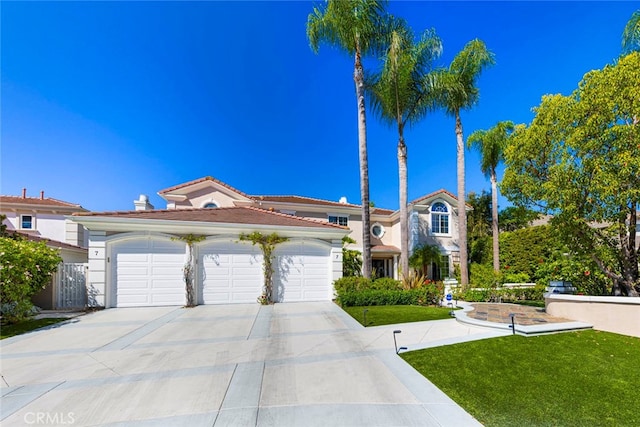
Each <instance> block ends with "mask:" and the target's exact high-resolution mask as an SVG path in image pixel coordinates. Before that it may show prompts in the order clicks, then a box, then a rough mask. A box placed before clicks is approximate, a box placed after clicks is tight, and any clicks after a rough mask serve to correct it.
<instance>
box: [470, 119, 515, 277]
mask: <svg viewBox="0 0 640 427" xmlns="http://www.w3.org/2000/svg"><path fill="white" fill-rule="evenodd" d="M513 129H514V125H513V122H510V121H505V122H498V123H497V124H496V125H495V126H494V127H492V128H491V129H489V130H487V131H485V130H477V131H475V132H473V133H472V134H471V135H469V138H468V139H467V147H469V148H472V147H473V148H476V149H477V150H478V151H479V152H480V169H481V170H482V173H484V174H485V176H488V177H489V179H490V181H491V233H492V235H493V269H494V270H495V271H496V273H497V272H499V271H500V247H499V239H498V236H499V235H500V232H499V231H498V178H497V175H496V168H497V167H498V164H499V163H500V162H501V161H502V160H503V159H504V157H503V152H504V147H505V146H506V145H507V141H508V140H509V137H510V136H511V133H512V132H513Z"/></svg>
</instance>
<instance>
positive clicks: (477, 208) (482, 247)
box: [467, 191, 491, 264]
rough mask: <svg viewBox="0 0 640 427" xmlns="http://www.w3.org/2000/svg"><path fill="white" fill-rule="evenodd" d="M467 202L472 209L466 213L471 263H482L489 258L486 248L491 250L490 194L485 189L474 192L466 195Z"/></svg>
mask: <svg viewBox="0 0 640 427" xmlns="http://www.w3.org/2000/svg"><path fill="white" fill-rule="evenodd" d="M467 204H468V205H469V206H471V208H472V210H471V211H470V212H469V213H468V215H467V242H468V248H469V260H470V262H471V263H479V264H484V263H485V262H486V261H487V260H490V259H491V258H490V256H491V254H489V256H487V254H486V252H487V249H488V250H489V252H490V251H491V247H490V246H491V240H490V239H489V236H490V234H491V195H490V194H489V193H487V192H486V191H483V192H482V194H480V195H477V194H476V193H474V192H471V193H469V195H468V196H467Z"/></svg>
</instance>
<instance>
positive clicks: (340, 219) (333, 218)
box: [329, 215, 349, 227]
mask: <svg viewBox="0 0 640 427" xmlns="http://www.w3.org/2000/svg"><path fill="white" fill-rule="evenodd" d="M329 222H330V223H331V224H338V225H343V226H345V227H346V226H347V225H348V224H349V219H348V218H347V217H346V216H342V215H329Z"/></svg>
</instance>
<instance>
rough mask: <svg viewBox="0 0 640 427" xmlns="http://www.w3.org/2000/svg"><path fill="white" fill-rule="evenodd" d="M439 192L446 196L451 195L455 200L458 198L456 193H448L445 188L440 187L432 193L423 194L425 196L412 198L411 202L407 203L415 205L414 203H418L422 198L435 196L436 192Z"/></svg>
mask: <svg viewBox="0 0 640 427" xmlns="http://www.w3.org/2000/svg"><path fill="white" fill-rule="evenodd" d="M441 193H444V194H446V195H447V196H449V197H452V198H453V199H455V200H457V199H458V197H457V196H456V195H454V194H453V193H450V192H448V191H447V190H445V189H440V190H438V191H434V192H433V193H429V194H427V195H425V196H422V197H418V198H417V199H415V200H412V201H411V202H409V204H410V205H416V204H418V203H420V202H422V201H423V200H426V199H430V198H431V197H434V196H437V195H438V194H441Z"/></svg>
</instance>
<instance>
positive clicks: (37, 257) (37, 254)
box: [0, 237, 62, 323]
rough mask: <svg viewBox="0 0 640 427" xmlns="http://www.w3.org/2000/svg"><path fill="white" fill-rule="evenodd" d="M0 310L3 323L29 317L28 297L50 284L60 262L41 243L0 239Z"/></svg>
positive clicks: (55, 253)
mask: <svg viewBox="0 0 640 427" xmlns="http://www.w3.org/2000/svg"><path fill="white" fill-rule="evenodd" d="M0 255H1V256H0V307H1V311H2V318H3V321H5V322H8V323H14V322H18V321H21V320H24V319H25V318H27V317H29V316H30V315H31V313H32V310H33V304H32V303H31V297H32V296H33V295H34V294H36V293H37V292H39V291H40V290H42V289H44V287H45V286H46V285H47V284H48V283H50V282H51V277H52V276H53V274H54V273H55V272H56V271H57V269H58V264H60V263H61V262H62V258H60V256H59V255H58V251H57V250H55V249H52V248H49V247H47V245H46V244H45V243H44V242H32V241H29V240H25V239H22V238H19V237H13V238H8V237H0Z"/></svg>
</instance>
